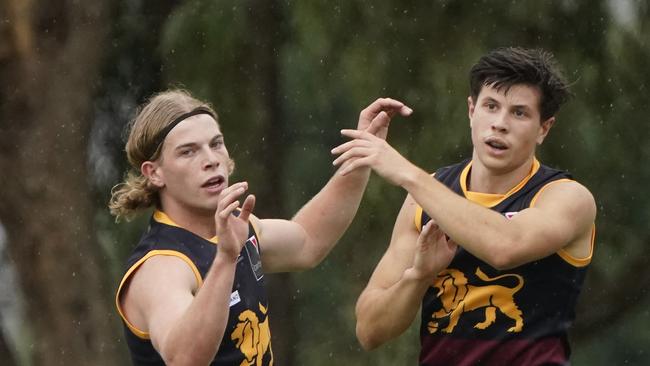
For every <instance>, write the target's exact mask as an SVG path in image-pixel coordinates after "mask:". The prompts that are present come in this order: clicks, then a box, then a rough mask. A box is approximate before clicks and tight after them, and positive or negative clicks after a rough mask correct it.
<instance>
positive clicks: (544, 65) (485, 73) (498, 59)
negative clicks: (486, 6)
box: [469, 47, 570, 121]
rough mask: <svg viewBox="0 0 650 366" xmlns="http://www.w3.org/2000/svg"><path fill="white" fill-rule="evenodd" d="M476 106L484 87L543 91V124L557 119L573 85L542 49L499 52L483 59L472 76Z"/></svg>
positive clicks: (479, 61)
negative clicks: (522, 88) (515, 87)
mask: <svg viewBox="0 0 650 366" xmlns="http://www.w3.org/2000/svg"><path fill="white" fill-rule="evenodd" d="M469 83H470V91H471V96H472V99H473V100H474V102H476V99H477V98H478V95H479V93H480V92H481V88H483V86H491V87H494V88H496V89H497V90H499V91H501V90H503V89H505V92H506V93H507V92H508V90H509V89H510V88H511V87H512V86H513V85H517V84H525V85H530V86H535V87H537V88H539V91H540V92H541V98H540V114H541V118H542V121H545V120H546V119H548V118H550V117H552V116H554V115H555V114H556V113H557V111H558V110H559V109H560V106H561V105H562V104H563V103H564V102H566V101H567V100H568V99H569V97H570V92H569V85H568V83H567V81H566V79H565V78H564V75H563V74H562V70H561V69H560V67H559V65H558V64H557V62H556V61H555V58H554V57H553V54H551V53H550V52H548V51H544V50H542V49H525V48H519V47H504V48H497V49H495V50H493V51H491V52H489V53H488V54H486V55H484V56H483V57H481V58H480V59H479V60H478V62H477V63H476V64H475V65H474V66H473V67H472V69H471V71H470V73H469Z"/></svg>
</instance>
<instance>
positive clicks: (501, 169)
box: [468, 84, 555, 174]
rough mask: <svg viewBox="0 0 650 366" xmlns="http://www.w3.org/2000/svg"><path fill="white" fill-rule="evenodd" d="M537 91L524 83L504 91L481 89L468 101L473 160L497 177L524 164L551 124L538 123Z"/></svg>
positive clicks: (490, 87) (549, 122) (488, 87)
mask: <svg viewBox="0 0 650 366" xmlns="http://www.w3.org/2000/svg"><path fill="white" fill-rule="evenodd" d="M540 97H541V94H540V91H539V90H538V88H536V87H532V86H529V85H525V84H516V85H513V86H512V87H511V88H510V89H509V90H508V92H507V94H506V93H505V90H501V91H497V90H496V89H495V88H493V87H492V86H483V88H482V89H481V92H480V93H479V95H478V97H477V98H476V101H475V102H474V100H473V99H472V97H469V98H468V105H469V119H470V127H471V129H472V144H473V145H474V155H473V158H474V159H478V162H479V163H480V164H482V165H483V166H485V167H486V168H487V169H489V170H492V171H494V172H495V173H497V174H503V173H508V172H510V171H512V170H514V169H516V168H518V167H520V166H521V165H522V164H525V163H526V162H528V161H529V160H530V159H531V158H532V156H533V155H534V154H535V147H536V145H537V144H541V143H542V141H544V138H545V137H546V135H547V134H548V131H549V129H550V128H551V126H552V125H553V122H554V121H555V118H554V117H551V118H549V119H547V120H546V121H541V115H540V108H539V106H540Z"/></svg>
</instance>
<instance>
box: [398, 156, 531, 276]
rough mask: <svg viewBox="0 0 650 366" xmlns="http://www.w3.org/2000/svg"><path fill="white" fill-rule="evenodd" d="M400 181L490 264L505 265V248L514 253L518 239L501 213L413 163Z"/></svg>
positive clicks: (440, 222) (439, 221)
mask: <svg viewBox="0 0 650 366" xmlns="http://www.w3.org/2000/svg"><path fill="white" fill-rule="evenodd" d="M400 185H401V186H402V187H403V188H404V189H406V190H407V191H408V192H409V193H410V194H411V196H413V198H414V199H415V201H416V202H417V203H418V204H419V205H420V206H421V207H422V209H423V210H424V211H425V212H426V213H427V214H428V215H429V216H431V217H432V218H433V219H434V220H435V222H436V224H437V225H438V226H439V227H440V228H441V230H442V231H444V232H445V233H446V234H447V235H448V236H449V237H450V238H452V239H453V240H454V241H455V242H456V243H458V244H459V245H461V246H462V247H463V248H465V249H466V250H467V251H469V252H470V253H472V254H474V255H475V256H476V257H478V258H480V259H482V260H484V261H485V262H487V263H489V264H490V265H492V266H494V267H501V266H503V265H505V264H506V263H507V262H508V258H506V257H504V255H505V254H506V253H505V252H508V253H509V255H510V254H512V253H514V249H515V247H514V246H515V245H517V243H518V242H519V241H520V240H521V238H520V236H519V233H518V232H517V230H516V227H515V226H514V225H509V223H508V221H507V219H506V218H505V217H503V216H502V215H500V214H498V213H497V212H495V211H492V210H488V209H485V208H484V207H481V206H479V205H477V204H475V203H472V202H470V201H469V200H467V199H465V198H463V197H461V196H459V195H457V194H456V193H454V192H453V191H451V190H450V189H449V188H447V187H446V186H444V185H443V184H442V183H440V182H438V181H437V180H436V179H435V178H433V177H432V176H430V175H429V174H427V173H426V172H424V171H423V170H421V169H419V168H417V167H415V168H413V169H409V171H408V172H406V173H405V174H404V179H403V180H402V182H400ZM504 248H508V250H507V251H505V250H503V249H504Z"/></svg>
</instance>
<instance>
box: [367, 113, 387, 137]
mask: <svg viewBox="0 0 650 366" xmlns="http://www.w3.org/2000/svg"><path fill="white" fill-rule="evenodd" d="M390 117H391V116H390V114H389V113H387V112H386V111H382V112H380V113H379V114H378V115H377V117H375V118H374V119H373V120H372V122H370V126H368V128H367V129H366V131H367V132H368V133H371V134H373V135H375V134H377V131H379V130H381V129H382V128H388V126H389V125H390Z"/></svg>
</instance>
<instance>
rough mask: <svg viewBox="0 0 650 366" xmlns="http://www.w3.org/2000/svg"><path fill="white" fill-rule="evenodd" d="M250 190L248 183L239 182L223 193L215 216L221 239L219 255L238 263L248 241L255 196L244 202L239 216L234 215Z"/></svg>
mask: <svg viewBox="0 0 650 366" xmlns="http://www.w3.org/2000/svg"><path fill="white" fill-rule="evenodd" d="M246 189H248V183H246V182H239V183H235V184H233V185H231V186H230V187H228V188H226V189H224V190H223V191H222V192H221V197H220V199H219V203H218V205H217V212H216V213H215V215H214V219H215V224H216V227H217V237H218V238H219V249H218V251H217V255H222V256H225V258H227V259H230V260H232V261H236V260H237V257H239V253H240V252H241V249H242V247H243V246H244V243H245V242H246V239H248V220H249V218H250V214H251V212H252V211H253V208H254V207H255V196H253V195H252V194H249V195H248V196H247V197H246V199H245V200H244V204H243V205H242V207H241V212H240V213H239V216H235V215H233V214H232V213H233V211H235V210H236V209H237V208H238V207H239V198H240V197H241V196H242V195H243V194H244V192H246Z"/></svg>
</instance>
